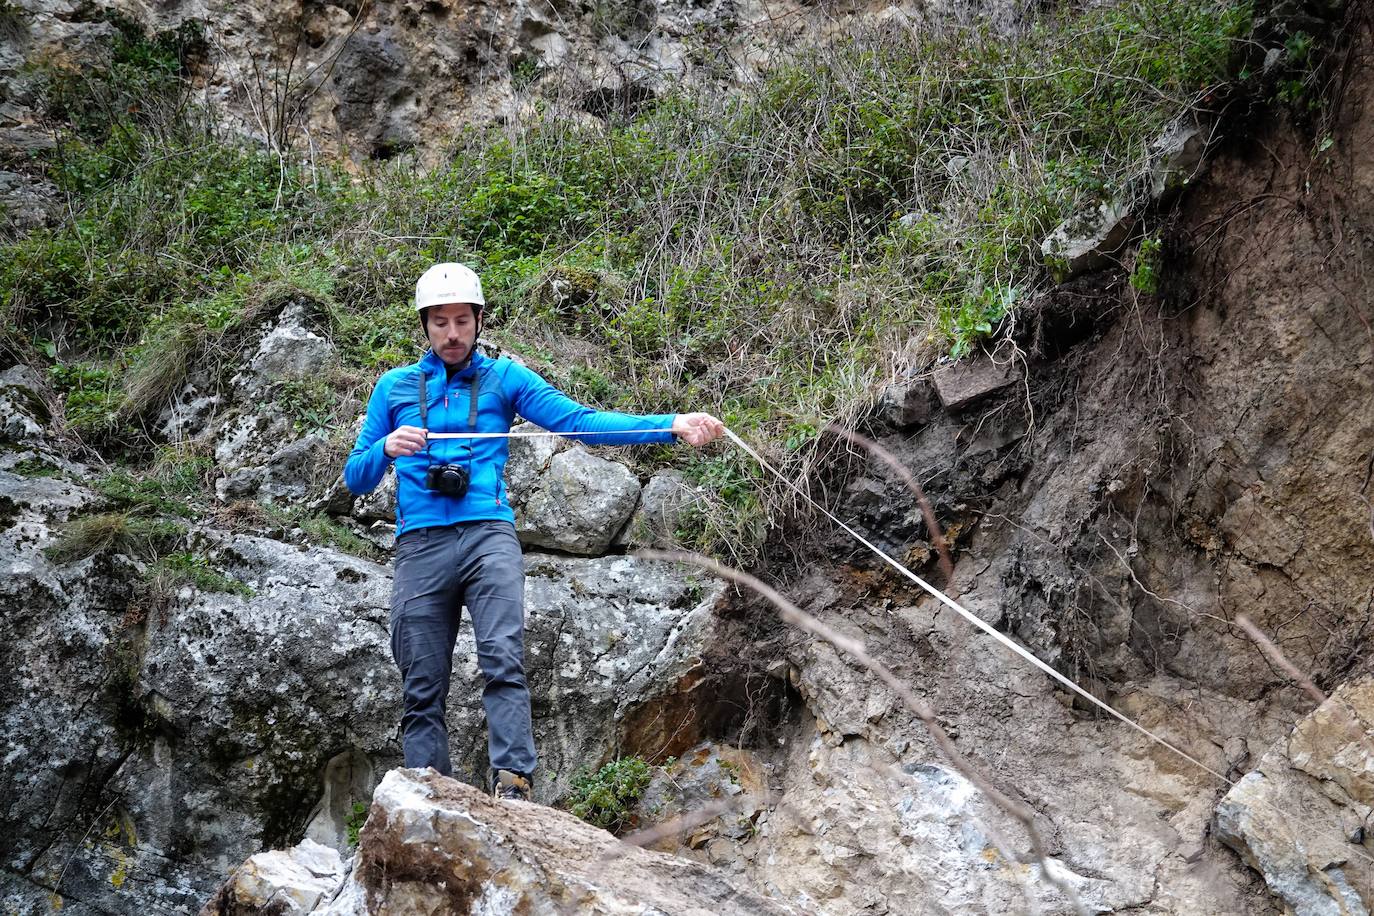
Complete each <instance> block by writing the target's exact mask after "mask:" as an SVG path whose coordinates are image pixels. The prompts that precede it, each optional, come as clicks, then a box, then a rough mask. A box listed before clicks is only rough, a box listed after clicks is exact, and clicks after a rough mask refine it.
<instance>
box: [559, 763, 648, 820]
mask: <svg viewBox="0 0 1374 916" xmlns="http://www.w3.org/2000/svg"><path fill="white" fill-rule="evenodd" d="M651 779H652V775H651V772H650V768H649V764H648V763H646V762H645V761H644V759H643V758H642V757H620V758H617V759H615V760H612V761H611V762H610V763H608V764H606V765H605V766H603V767H602V768H601V769H599V770H597V771H596V772H595V773H592V772H590V771H589V770H587V769H585V768H584V769H582V770H580V771H579V772H578V773H577V775H576V776H574V777H573V778H572V791H571V792H570V794H569V796H568V810H569V811H571V812H572V813H573V814H575V815H577V816H578V817H580V818H582V820H584V821H586V822H587V823H589V824H592V825H594V826H596V827H600V828H601V829H603V830H609V831H611V832H612V833H619V832H620V831H621V830H622V829H624V828H625V827H626V826H628V824H629V822H630V818H631V817H632V814H633V809H634V806H635V804H636V803H637V802H638V801H639V799H640V796H642V795H643V794H644V790H645V789H647V788H648V787H649V782H650V780H651Z"/></svg>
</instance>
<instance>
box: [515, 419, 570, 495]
mask: <svg viewBox="0 0 1374 916" xmlns="http://www.w3.org/2000/svg"><path fill="white" fill-rule="evenodd" d="M540 429H541V427H539V426H536V425H535V424H533V423H517V424H515V425H514V426H512V427H511V432H513V433H526V432H538V431H540ZM568 447H569V442H568V440H567V439H564V438H563V437H561V436H532V437H528V438H526V437H519V438H514V439H511V440H510V458H509V459H508V460H507V461H506V492H507V494H508V495H509V497H510V503H511V505H512V506H514V507H515V509H516V513H517V515H518V514H519V512H520V511H521V510H522V509H523V508H524V506H525V503H526V502H527V501H528V500H529V498H530V496H532V495H533V494H534V492H535V491H536V490H537V489H538V488H539V479H540V478H541V477H542V476H543V475H544V474H545V473H546V472H547V471H548V469H549V462H550V461H552V460H553V456H554V455H556V454H558V453H559V452H561V451H563V450H564V449H566V448H568Z"/></svg>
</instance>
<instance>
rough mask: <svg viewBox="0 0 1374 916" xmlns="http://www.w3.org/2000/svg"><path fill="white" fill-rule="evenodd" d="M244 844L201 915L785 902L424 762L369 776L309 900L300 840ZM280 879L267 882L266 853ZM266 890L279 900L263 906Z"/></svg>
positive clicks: (696, 912) (725, 910) (507, 914)
mask: <svg viewBox="0 0 1374 916" xmlns="http://www.w3.org/2000/svg"><path fill="white" fill-rule="evenodd" d="M267 855H268V856H274V857H276V858H275V859H274V860H273V861H272V862H271V863H268V862H267V861H265V860H266V857H265V856H254V857H253V859H251V860H249V862H248V863H246V864H245V865H244V866H243V868H241V869H240V870H239V872H237V873H236V874H235V875H234V876H232V877H231V878H230V880H229V881H228V882H227V883H226V884H225V886H224V887H223V888H222V889H221V891H220V892H219V893H218V894H217V896H216V898H215V899H214V900H213V901H211V903H210V904H208V905H207V906H206V907H205V909H204V910H202V916H252V914H261V916H267V914H268V913H272V914H277V913H292V914H295V913H315V914H320V916H324V914H331V916H365V914H372V913H439V912H443V913H481V914H484V916H515V914H556V913H601V914H613V913H626V914H629V913H675V914H678V913H680V914H683V916H765V914H768V916H773V914H777V916H782V914H785V913H789V912H792V911H791V910H788V909H787V908H786V907H783V906H780V905H778V904H776V903H773V902H770V901H768V900H766V899H764V898H762V897H759V896H756V895H754V894H752V893H750V892H748V891H746V890H743V889H741V888H738V887H735V886H733V885H732V884H730V883H729V882H728V881H726V880H725V879H723V878H722V877H720V876H719V875H718V874H716V873H715V872H713V871H711V870H709V869H707V868H704V867H702V866H700V865H697V864H695V863H692V862H689V861H687V860H684V859H680V858H676V857H674V856H669V855H665V854H663V853H659V852H651V851H648V850H643V849H637V848H635V847H632V846H626V845H625V844H623V843H620V842H618V841H617V840H616V839H615V838H614V837H612V836H611V835H610V834H609V833H606V832H605V831H603V830H598V829H597V828H595V827H592V826H590V825H588V824H584V823H583V822H581V821H579V820H578V819H577V818H575V817H573V816H571V815H569V814H564V813H562V812H558V811H553V810H551V809H549V808H544V807H541V806H539V805H530V804H525V803H521V802H497V801H494V800H493V799H491V798H488V797H487V796H486V795H485V794H483V793H481V792H478V791H477V790H475V789H472V788H470V787H469V786H466V785H463V784H462V783H459V782H455V781H454V780H451V779H445V778H444V777H442V776H440V775H438V774H437V773H435V772H434V771H433V770H393V771H391V772H390V773H388V774H387V776H386V778H385V779H383V780H382V783H381V785H380V786H378V787H377V792H376V795H375V796H374V798H373V802H372V808H371V810H370V811H369V812H368V818H367V824H366V825H365V826H364V827H363V830H362V833H361V836H360V844H359V847H358V853H357V856H356V859H355V860H354V862H353V865H352V869H351V871H350V872H349V874H348V875H347V878H346V879H345V880H344V881H343V882H342V883H341V884H340V885H339V886H338V887H337V888H336V889H335V891H334V892H333V893H332V894H330V895H328V896H323V895H322V896H320V897H317V898H316V900H317V902H315V903H314V904H313V907H301V908H297V901H299V900H304V899H308V898H309V896H311V895H312V894H313V893H314V887H315V885H314V884H313V883H311V879H314V878H315V877H316V875H317V874H318V873H317V872H316V871H315V869H314V868H312V867H309V866H308V865H305V866H302V865H298V864H296V863H297V862H299V861H300V860H301V858H302V851H301V850H300V848H298V849H297V850H294V851H293V852H292V853H291V854H290V858H289V859H288V858H287V855H286V854H283V853H269V854H267ZM277 863H283V864H286V863H290V864H289V865H288V867H287V868H282V869H281V870H280V871H278V872H277V874H279V875H280V878H279V879H278V880H279V882H280V883H279V885H278V887H279V888H280V891H279V892H278V893H276V894H275V895H273V894H271V893H266V892H269V891H270V890H271V886H270V885H267V884H266V883H265V878H266V875H267V870H266V867H265V866H267V865H269V864H273V865H276V864H277ZM265 898H271V899H274V900H280V901H281V904H278V905H279V906H283V907H286V908H283V909H271V908H269V907H268V906H264V904H263V901H264V899H265Z"/></svg>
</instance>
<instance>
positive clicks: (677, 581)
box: [0, 452, 719, 913]
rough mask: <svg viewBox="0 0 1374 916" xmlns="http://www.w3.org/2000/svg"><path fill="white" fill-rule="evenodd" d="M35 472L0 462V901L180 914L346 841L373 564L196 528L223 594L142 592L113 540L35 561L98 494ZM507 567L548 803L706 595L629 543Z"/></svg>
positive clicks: (369, 700) (468, 648)
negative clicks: (267, 867)
mask: <svg viewBox="0 0 1374 916" xmlns="http://www.w3.org/2000/svg"><path fill="white" fill-rule="evenodd" d="M11 454H13V455H25V454H30V453H24V452H20V453H11ZM4 457H5V459H6V460H10V455H6V456H4ZM14 460H18V459H14ZM4 466H5V464H4V462H0V467H4ZM54 470H55V472H56V474H55V476H37V477H24V476H20V475H17V474H14V473H12V472H9V471H3V470H0V603H3V605H4V606H5V607H6V609H7V612H6V614H5V616H4V617H3V618H0V638H2V639H3V651H2V654H0V664H3V665H4V667H5V670H7V671H9V672H11V673H12V677H9V678H7V679H6V680H5V682H4V685H3V686H0V701H2V702H0V709H2V710H3V719H0V722H3V734H4V743H3V746H0V754H3V755H4V757H5V759H6V760H7V761H8V764H7V767H6V768H5V770H4V777H3V779H4V782H3V787H4V791H5V795H6V797H7V798H8V799H9V802H8V803H7V810H6V823H7V824H9V825H11V827H10V830H11V832H10V842H9V844H8V852H7V854H6V858H5V860H4V863H3V866H4V870H3V872H0V901H2V902H4V903H5V905H6V906H7V907H9V909H11V910H13V911H16V912H26V913H27V912H41V911H44V910H45V908H47V906H48V900H49V898H51V899H53V900H59V899H60V900H65V901H67V903H68V904H75V903H76V902H79V901H86V900H88V901H91V902H92V905H93V906H99V907H100V908H101V911H102V912H117V913H134V912H143V911H147V910H148V909H149V908H150V907H151V908H154V911H159V910H157V908H158V907H160V908H162V910H165V911H167V912H184V911H185V910H186V909H188V908H191V907H192V906H198V905H199V903H200V902H203V901H204V900H205V899H207V898H208V897H209V895H210V892H211V890H212V889H213V887H214V886H215V884H217V883H218V882H219V880H220V879H221V877H222V875H223V874H224V873H225V871H227V869H228V868H229V867H230V866H231V865H232V864H233V863H235V862H240V861H242V860H243V859H244V858H245V857H247V856H248V855H250V854H251V853H253V852H255V851H257V850H258V849H261V848H262V847H264V846H273V845H282V844H285V843H287V842H288V841H289V840H292V839H294V838H297V837H300V836H301V835H306V836H309V837H313V838H314V839H315V840H316V841H319V842H324V843H327V844H330V845H331V846H333V847H334V848H343V847H344V846H345V845H346V842H347V834H348V829H347V822H348V820H349V819H350V817H351V815H352V811H353V806H354V804H355V803H357V802H358V801H360V800H365V799H367V798H368V797H369V795H370V793H371V791H372V789H373V787H374V786H375V785H376V782H377V780H378V779H379V778H380V777H381V774H382V773H383V772H385V770H386V769H387V768H389V767H391V766H395V765H397V764H398V763H399V762H400V749H399V746H398V742H397V723H398V721H399V716H400V710H399V701H400V686H399V682H398V675H397V673H396V669H395V665H394V664H393V662H392V660H391V657H390V649H389V642H388V607H389V598H390V581H391V580H390V573H389V570H388V569H387V568H386V567H382V566H378V565H376V564H374V563H371V562H369V561H366V560H362V559H359V558H357V557H353V556H349V555H347V554H342V553H339V552H337V551H335V550H330V549H326V548H321V547H302V546H297V545H289V544H284V543H282V542H280V541H277V540H272V539H270V538H265V537H260V536H254V535H249V534H235V533H230V532H227V531H224V530H221V529H217V528H214V527H211V526H208V525H206V526H200V527H196V528H194V529H193V531H192V533H191V539H192V545H193V548H194V550H195V551H196V555H197V556H200V557H202V558H204V559H203V562H204V564H205V567H206V568H207V569H209V570H213V571H215V573H216V574H218V575H221V576H223V577H225V581H226V582H228V583H233V584H234V585H235V587H236V588H237V589H239V590H240V591H243V592H244V593H242V594H239V593H233V592H225V591H215V590H211V589H209V588H203V587H197V586H193V585H184V586H181V587H179V588H178V589H177V590H176V591H175V592H174V593H172V594H169V595H164V596H162V597H161V598H160V599H158V600H157V601H156V602H153V603H150V601H149V597H148V594H147V592H146V591H145V589H144V587H143V586H142V585H140V583H141V582H142V581H143V579H144V576H145V573H146V571H147V568H146V567H145V566H144V564H143V563H142V562H141V561H139V560H137V559H133V558H131V557H129V556H126V555H124V554H123V553H121V552H120V548H119V546H118V545H117V544H113V545H106V546H102V547H99V548H98V549H96V550H95V552H94V553H93V554H92V555H91V556H89V557H86V558H84V559H79V560H74V561H65V562H58V561H57V560H55V559H53V558H51V557H49V556H48V555H47V554H46V553H45V551H46V550H47V549H48V548H50V547H51V546H52V545H53V544H54V543H55V541H56V539H57V537H58V534H59V531H60V528H61V525H62V524H63V523H64V522H65V521H66V520H68V519H69V518H72V517H74V516H76V515H78V514H87V515H89V514H90V513H92V512H94V511H96V510H98V509H99V508H101V505H102V500H101V498H100V497H98V496H97V495H96V494H95V493H94V492H93V491H91V490H89V489H87V488H86V487H85V486H83V485H82V484H81V483H78V482H76V481H78V480H82V479H86V478H89V477H90V476H91V475H90V471H89V470H88V469H85V468H82V467H80V466H77V465H71V464H68V463H62V464H58V465H56V466H54ZM45 473H46V472H45ZM527 568H528V579H527V607H528V613H529V625H528V631H527V642H526V659H527V668H528V672H529V677H530V681H531V685H532V688H533V691H534V696H535V699H534V703H535V710H534V713H535V723H536V737H537V741H538V744H539V749H540V752H541V754H542V758H543V768H542V769H541V774H540V779H539V780H538V783H537V784H538V788H539V793H540V797H541V798H553V797H555V796H556V795H558V794H559V793H561V792H562V791H563V790H564V787H565V786H566V784H567V781H568V779H569V778H570V777H571V775H572V774H573V772H574V771H575V770H576V768H577V767H578V766H581V765H587V766H595V765H597V764H598V763H599V762H601V761H602V760H603V759H605V758H606V757H607V756H609V755H610V754H611V753H612V749H613V747H614V746H615V743H616V741H617V740H618V731H617V728H618V722H619V720H620V719H621V718H623V717H624V716H626V715H627V714H628V712H629V711H632V710H634V709H637V708H639V707H640V706H643V705H644V704H652V703H655V702H659V701H660V698H661V697H663V696H664V695H665V694H671V693H672V692H673V691H675V690H677V689H678V685H679V684H680V683H681V682H682V681H683V679H684V678H686V677H688V676H689V675H690V673H691V672H693V671H696V670H698V669H699V668H700V666H701V658H700V656H701V653H702V652H703V646H704V644H705V643H706V636H707V634H708V633H709V632H710V620H711V618H712V615H713V611H712V608H713V606H714V604H715V602H716V599H717V598H718V596H719V586H718V585H714V584H712V583H711V582H709V581H706V580H704V579H702V578H701V577H699V576H696V575H693V574H690V573H688V572H685V571H681V570H676V569H673V568H669V567H665V566H662V565H661V564H650V563H646V562H644V561H639V560H637V559H634V558H631V557H610V558H601V559H576V558H570V557H541V556H538V555H530V556H529V557H528V558H527ZM248 592H251V594H250V593H248ZM473 653H474V647H473V644H472V636H471V629H470V626H468V625H467V624H465V625H464V626H463V628H462V631H461V636H460V640H459V648H458V664H457V665H456V669H457V670H456V672H455V677H454V683H453V690H452V694H451V702H450V707H449V728H450V733H451V736H452V745H453V748H454V752H455V753H454V756H455V760H456V761H457V765H458V767H459V768H460V770H462V771H464V772H466V773H467V774H469V778H471V779H472V780H473V781H474V782H479V781H480V778H481V774H483V773H485V770H486V757H485V751H486V745H485V739H484V735H485V722H484V719H483V714H482V711H481V706H480V702H479V697H480V694H481V677H480V674H479V673H478V671H477V668H476V664H475V658H474V654H473ZM83 836H86V837H92V836H93V837H96V838H97V842H94V843H86V842H84V841H83ZM306 884H307V885H308V884H309V881H307V882H306Z"/></svg>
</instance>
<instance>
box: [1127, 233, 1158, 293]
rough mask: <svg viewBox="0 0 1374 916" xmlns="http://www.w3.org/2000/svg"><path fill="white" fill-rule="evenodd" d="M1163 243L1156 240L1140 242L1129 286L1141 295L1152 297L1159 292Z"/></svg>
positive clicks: (1149, 239) (1150, 239) (1148, 239)
mask: <svg viewBox="0 0 1374 916" xmlns="http://www.w3.org/2000/svg"><path fill="white" fill-rule="evenodd" d="M1163 248H1164V243H1163V242H1162V241H1161V240H1160V239H1158V238H1153V237H1152V238H1147V239H1143V240H1141V242H1140V248H1139V249H1137V251H1136V255H1135V267H1134V268H1132V269H1131V277H1130V280H1131V286H1132V287H1134V288H1135V289H1136V290H1138V291H1139V292H1142V293H1148V294H1150V295H1154V294H1156V293H1158V292H1159V274H1160V269H1161V266H1162V261H1163Z"/></svg>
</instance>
